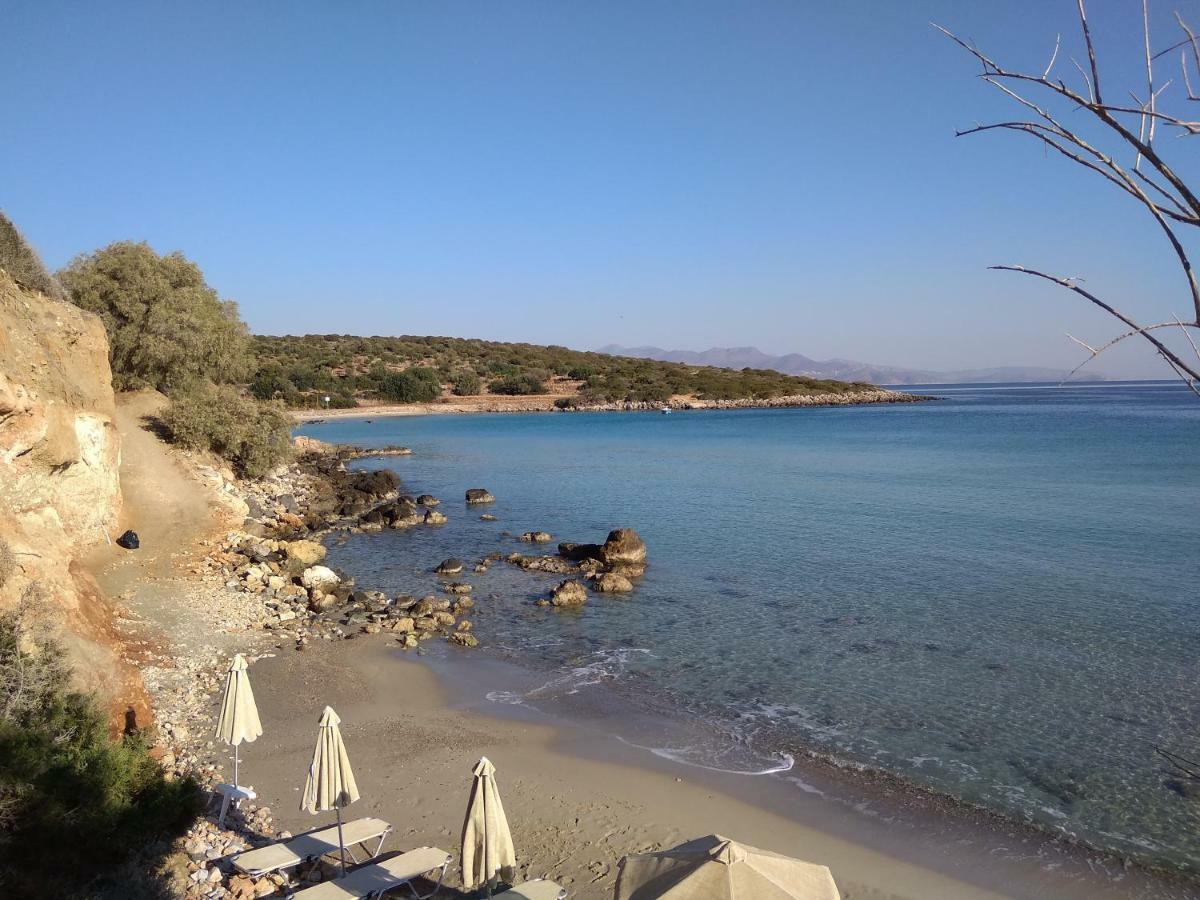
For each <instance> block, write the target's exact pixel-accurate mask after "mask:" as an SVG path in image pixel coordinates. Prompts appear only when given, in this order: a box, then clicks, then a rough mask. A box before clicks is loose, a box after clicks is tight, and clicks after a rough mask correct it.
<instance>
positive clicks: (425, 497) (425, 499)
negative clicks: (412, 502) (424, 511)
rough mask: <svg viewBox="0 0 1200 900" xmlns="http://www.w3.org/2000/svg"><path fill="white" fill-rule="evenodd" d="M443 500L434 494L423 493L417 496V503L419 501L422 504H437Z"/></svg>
mask: <svg viewBox="0 0 1200 900" xmlns="http://www.w3.org/2000/svg"><path fill="white" fill-rule="evenodd" d="M441 502H442V501H441V500H439V499H438V498H437V497H435V496H433V494H422V495H421V496H420V497H418V498H417V503H419V504H420V505H421V506H437V505H438V504H439V503H441Z"/></svg>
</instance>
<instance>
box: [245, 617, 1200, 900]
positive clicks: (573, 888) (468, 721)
mask: <svg viewBox="0 0 1200 900" xmlns="http://www.w3.org/2000/svg"><path fill="white" fill-rule="evenodd" d="M392 643H393V642H392V641H389V640H388V639H386V638H384V637H383V636H378V635H377V636H364V637H360V638H356V639H354V640H351V641H343V642H339V643H333V644H326V645H325V646H318V647H316V648H314V649H310V650H308V651H305V652H302V653H301V652H294V651H291V650H282V651H279V652H278V653H277V655H271V656H268V657H267V658H264V659H261V660H259V661H258V662H257V663H256V664H255V665H254V666H253V668H252V674H253V677H254V684H255V692H256V696H257V698H258V702H259V709H260V712H261V714H262V719H263V727H264V731H265V734H264V736H263V737H262V738H261V739H260V740H259V741H258V742H256V743H255V744H253V745H252V746H249V747H247V748H245V752H244V753H243V757H242V758H243V771H244V772H245V773H247V776H248V777H249V779H250V780H251V781H252V782H253V784H254V787H255V788H256V789H257V791H258V793H259V798H260V802H262V803H265V804H267V805H269V806H270V808H271V810H272V813H273V815H274V816H275V817H276V819H277V820H278V821H279V822H280V823H281V824H282V826H283V827H286V828H288V829H290V830H292V831H293V832H297V831H300V830H303V829H308V828H312V827H313V826H314V825H315V824H316V822H317V821H318V820H316V819H315V817H312V816H310V815H308V814H307V813H303V812H301V811H300V810H299V795H300V788H301V786H302V783H303V779H304V773H305V771H306V767H307V765H308V763H309V760H310V758H311V754H312V746H313V742H314V738H315V733H316V721H317V718H318V716H319V714H320V711H321V709H322V708H323V706H324V705H325V704H329V705H332V706H333V707H334V708H335V709H336V710H337V712H338V714H339V715H340V716H341V717H342V720H343V724H342V730H343V736H344V737H345V740H346V744H347V748H348V751H349V753H350V755H351V759H352V762H353V764H354V768H355V774H356V776H357V779H358V784H359V788H360V790H361V791H362V795H363V799H362V800H361V801H360V802H359V803H358V804H355V805H354V806H352V807H351V808H350V809H349V810H348V815H350V816H365V815H370V816H378V817H381V818H383V819H385V820H386V821H388V822H391V823H392V824H393V825H394V826H395V828H396V831H395V834H394V835H393V836H392V837H391V838H390V839H389V843H388V844H387V849H389V850H403V849H411V848H413V847H417V846H422V845H432V846H438V847H442V848H444V849H446V850H447V851H450V852H452V853H454V854H455V855H457V849H458V840H459V835H460V830H461V827H462V817H463V813H464V810H465V807H466V799H467V788H468V784H469V773H470V769H471V766H472V764H473V763H474V762H475V761H476V760H477V759H478V758H479V756H481V755H486V756H488V757H489V758H490V759H491V760H492V761H493V762H494V763H495V764H496V766H497V772H498V775H497V777H498V779H499V782H500V787H501V791H502V796H503V799H504V804H505V809H506V811H507V813H508V817H509V821H510V823H511V825H512V829H513V837H514V842H515V844H516V847H517V857H518V863H519V866H520V875H521V877H522V878H536V877H549V878H554V879H556V880H558V881H559V882H561V883H562V884H563V885H564V886H565V887H567V888H568V890H569V892H570V895H571V896H573V897H580V898H597V900H598V898H603V897H610V896H611V895H612V888H613V880H614V878H615V874H616V863H617V860H618V859H619V858H620V857H621V856H622V855H624V854H626V853H634V852H638V851H644V850H651V849H658V848H661V847H666V846H671V845H673V844H675V843H678V842H680V841H683V840H685V839H687V838H690V837H695V836H699V835H702V834H707V833H710V832H718V833H723V834H726V835H730V836H735V837H736V838H737V839H739V840H742V841H744V842H746V843H750V844H753V845H757V846H760V847H764V848H767V849H771V850H775V851H778V852H782V853H787V854H791V855H794V856H798V857H801V858H805V859H810V860H817V861H820V862H822V863H825V864H827V865H829V866H830V868H831V869H832V871H833V873H834V876H835V878H836V879H837V882H838V885H839V887H840V889H841V891H842V896H843V897H845V898H847V900H851V898H856V900H860V898H878V900H882V898H913V900H916V898H922V900H935V898H947V900H949V898H979V900H982V898H997V897H1028V898H1033V897H1050V896H1053V897H1063V898H1085V897H1091V898H1100V897H1113V898H1116V897H1128V896H1186V894H1184V893H1179V894H1172V893H1169V892H1167V893H1159V892H1158V890H1157V888H1155V887H1154V886H1153V884H1152V882H1150V881H1148V880H1146V881H1144V880H1143V879H1142V877H1141V876H1140V875H1135V876H1129V877H1128V878H1126V879H1124V880H1118V881H1113V880H1111V879H1110V878H1109V877H1107V876H1099V875H1095V874H1092V873H1091V872H1090V871H1089V870H1088V868H1087V866H1086V865H1083V864H1079V865H1077V866H1074V865H1072V863H1071V862H1070V861H1069V860H1068V859H1067V858H1066V857H1063V858H1060V859H1054V858H1048V859H1044V860H1041V861H1038V860H1036V859H1032V858H1029V859H1022V858H1017V855H1018V853H1017V852H1014V853H1013V855H1012V856H1009V855H1008V854H1007V853H1006V849H1007V850H1008V851H1017V850H1018V848H1020V846H1021V842H1022V838H1021V836H1020V834H1019V830H1014V832H1013V833H1012V835H1011V841H1010V842H1008V843H1009V846H1008V847H1007V848H1005V847H1004V846H1002V845H999V844H995V845H992V846H989V845H988V844H987V843H986V842H985V841H984V840H982V839H981V838H980V836H979V835H976V834H972V833H971V832H970V831H969V830H962V831H958V832H957V833H950V834H947V833H946V832H945V831H944V830H941V829H937V828H932V829H928V830H914V829H912V828H908V827H896V828H893V827H892V825H891V824H889V823H888V822H885V821H882V820H875V821H872V820H870V819H868V818H867V817H864V816H862V815H857V814H853V813H848V812H847V811H846V810H844V809H840V808H838V807H837V806H836V805H834V804H831V803H828V802H825V801H821V800H820V799H819V798H813V797H807V798H806V797H805V796H804V795H803V794H802V792H800V791H797V792H796V795H795V796H794V797H789V798H786V799H785V802H784V803H783V804H782V805H783V806H784V807H785V808H790V809H791V813H792V814H791V815H787V814H783V813H781V812H780V811H777V810H774V809H769V808H767V807H766V806H765V805H763V804H761V803H759V802H748V801H747V800H746V799H741V798H739V797H737V796H734V795H733V794H732V793H731V792H730V791H729V790H728V789H729V788H733V789H738V788H741V789H745V788H746V787H747V781H754V780H755V779H746V778H741V777H738V776H727V777H726V779H725V781H724V783H722V782H721V779H720V778H719V777H704V778H699V777H697V774H698V773H697V770H696V769H692V768H688V767H684V766H678V765H675V764H672V763H670V762H668V761H665V760H662V761H655V760H654V759H653V758H652V757H649V755H648V754H638V755H637V756H636V757H635V756H631V755H630V754H628V753H627V754H622V753H621V750H620V747H619V745H618V744H617V742H616V741H614V740H610V739H606V738H605V737H604V736H602V735H597V734H595V733H589V732H587V731H586V730H583V729H577V728H573V727H571V726H568V725H565V724H564V723H561V722H556V723H551V722H548V721H544V720H543V721H537V720H528V721H522V720H514V719H508V718H497V717H494V716H492V715H486V714H484V713H482V712H480V711H479V710H478V709H473V708H469V706H464V702H463V698H461V697H457V698H456V697H453V696H451V695H450V693H449V692H448V691H447V690H446V689H445V688H444V687H443V686H442V685H441V684H439V680H438V678H437V677H436V676H435V674H434V673H433V672H432V671H431V670H430V669H429V668H428V667H427V666H425V665H423V664H422V663H420V662H415V661H411V660H408V659H402V658H399V655H398V653H397V652H396V651H395V650H394V649H390V648H389V645H390V644H392ZM623 755H624V756H626V758H625V759H622V758H621V757H622V756H623ZM635 763H636V764H635ZM738 782H740V785H739V784H738ZM741 792H743V791H741V790H739V793H741ZM939 831H941V833H940V834H939V833H938V832H939ZM1072 869H1074V872H1071V870H1072ZM1068 872H1071V874H1067V873H1068ZM458 877H459V876H458V872H457V871H452V873H451V874H450V875H449V876H448V879H447V881H448V883H449V884H451V885H456V884H458Z"/></svg>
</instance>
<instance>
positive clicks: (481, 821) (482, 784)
mask: <svg viewBox="0 0 1200 900" xmlns="http://www.w3.org/2000/svg"><path fill="white" fill-rule="evenodd" d="M472 771H473V773H474V775H475V779H474V781H473V782H472V784H471V799H470V801H469V802H468V803H467V819H466V821H465V822H464V823H463V833H462V872H463V887H464V888H466V889H467V890H468V891H470V890H474V889H475V888H478V887H482V886H483V885H487V886H488V887H489V891H490V888H491V886H492V882H493V879H495V878H497V876H500V875H503V877H504V879H505V880H510V879H511V878H512V873H513V869H514V868H515V866H516V864H517V857H516V852H515V851H514V850H513V842H512V833H511V832H510V831H509V829H508V819H506V818H505V817H504V804H503V803H501V802H500V792H499V791H498V790H497V789H496V777H495V776H496V767H495V766H493V765H492V763H491V761H490V760H489V759H488V758H487V757H486V756H483V757H480V759H479V762H477V763H476V764H475V768H474V769H473V770H472Z"/></svg>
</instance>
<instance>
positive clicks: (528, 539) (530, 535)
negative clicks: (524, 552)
mask: <svg viewBox="0 0 1200 900" xmlns="http://www.w3.org/2000/svg"><path fill="white" fill-rule="evenodd" d="M521 540H523V541H524V542H525V543H527V544H548V543H550V542H551V541H552V540H554V538H553V537H551V536H550V532H548V531H527V532H525V533H524V534H523V535H521Z"/></svg>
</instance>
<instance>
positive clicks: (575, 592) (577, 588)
mask: <svg viewBox="0 0 1200 900" xmlns="http://www.w3.org/2000/svg"><path fill="white" fill-rule="evenodd" d="M550 603H551V605H553V606H583V604H585V603H587V588H585V587H584V586H583V585H582V584H580V583H579V582H578V581H564V582H563V583H562V584H560V585H559V586H558V587H556V588H555V589H554V590H553V591H552V592H551V594H550Z"/></svg>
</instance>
